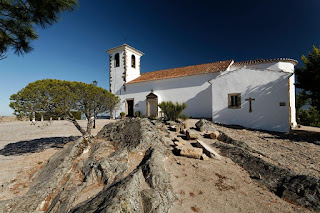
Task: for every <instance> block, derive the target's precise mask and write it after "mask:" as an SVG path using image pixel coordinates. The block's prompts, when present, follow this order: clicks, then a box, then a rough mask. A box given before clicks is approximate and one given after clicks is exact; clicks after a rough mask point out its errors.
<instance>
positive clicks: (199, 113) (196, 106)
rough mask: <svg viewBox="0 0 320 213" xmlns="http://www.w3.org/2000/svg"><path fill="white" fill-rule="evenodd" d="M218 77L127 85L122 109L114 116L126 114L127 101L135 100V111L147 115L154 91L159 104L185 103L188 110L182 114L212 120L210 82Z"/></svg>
mask: <svg viewBox="0 0 320 213" xmlns="http://www.w3.org/2000/svg"><path fill="white" fill-rule="evenodd" d="M217 75H218V73H209V74H202V75H193V76H185V77H179V78H171V79H163V80H156V81H149V82H141V83H133V84H127V85H126V91H124V90H122V91H121V94H122V95H121V96H120V98H121V105H120V108H119V109H117V111H116V112H115V113H114V114H115V115H117V116H118V115H119V113H120V112H121V111H124V112H125V100H126V99H131V98H133V99H134V111H136V110H139V111H140V112H141V113H142V114H143V115H145V114H146V96H147V95H148V94H149V93H150V92H151V90H152V89H153V90H154V94H156V95H157V96H158V102H159V103H160V102H161V101H173V102H179V103H181V102H185V103H186V104H187V108H186V109H185V110H184V111H183V112H182V113H184V114H187V115H188V116H191V117H195V118H202V117H204V118H210V117H211V111H212V108H211V103H212V101H211V84H210V83H209V82H208V81H209V80H211V79H213V78H215V77H216V76H217ZM159 111H160V109H159Z"/></svg>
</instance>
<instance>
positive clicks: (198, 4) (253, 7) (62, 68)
mask: <svg viewBox="0 0 320 213" xmlns="http://www.w3.org/2000/svg"><path fill="white" fill-rule="evenodd" d="M79 5H80V6H79V7H78V8H77V9H76V10H75V11H74V12H71V13H64V14H62V16H61V21H60V22H59V23H57V24H55V25H53V26H52V27H50V28H48V29H44V30H42V29H39V30H38V32H39V36H40V38H39V39H38V40H36V41H34V42H33V43H32V44H33V47H34V48H35V49H34V51H33V52H31V53H29V54H27V55H25V56H23V57H18V56H16V55H14V54H13V53H9V56H8V58H7V59H5V60H1V61H0V74H1V75H0V76H1V77H0V115H10V114H11V113H12V110H11V109H10V108H9V107H8V105H9V97H10V95H11V94H13V93H16V92H18V91H19V90H20V89H21V88H23V87H25V86H26V85H27V84H28V83H30V82H33V81H36V80H40V79H46V78H55V79H61V80H72V81H82V82H86V83H91V82H92V81H94V80H97V81H98V86H101V87H103V88H106V89H109V88H108V87H109V71H108V69H109V68H108V67H109V64H108V56H107V53H106V52H105V50H107V49H109V48H112V47H115V46H119V45H121V44H123V43H127V44H129V45H130V46H132V47H134V48H136V49H138V50H141V51H142V52H144V53H145V55H144V56H143V57H142V59H141V72H148V71H154V70H160V69H166V68H174V67H181V66H188V65H194V64H201V63H207V62H214V61H219V60H227V59H233V60H235V61H242V60H250V59H258V58H265V59H271V58H278V57H287V58H293V59H296V60H299V62H301V60H300V58H301V55H302V54H307V53H308V51H310V50H311V49H312V45H316V46H319V45H320V17H319V12H318V11H319V9H320V1H319V0H307V1H302V0H300V1H298V0H234V1H231V0H229V1H228V0H225V1H200V0H197V1H194V0H193V1H188V0H184V1H181V0H170V1H168V0H163V1H143V0H139V1H135V0H131V1H121V0H118V1H111V0H94V1H88V0H80V1H79ZM300 65H301V63H300Z"/></svg>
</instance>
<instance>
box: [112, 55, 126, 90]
mask: <svg viewBox="0 0 320 213" xmlns="http://www.w3.org/2000/svg"><path fill="white" fill-rule="evenodd" d="M117 53H119V56H120V57H119V58H120V66H119V67H115V55H116V54H117ZM123 54H124V51H123V49H118V50H114V51H112V53H109V55H110V56H112V59H111V60H110V62H109V63H110V68H111V70H110V83H111V87H110V89H111V91H112V93H113V94H115V95H120V88H121V87H122V86H123V84H124V81H123V78H122V76H123V72H124V64H123Z"/></svg>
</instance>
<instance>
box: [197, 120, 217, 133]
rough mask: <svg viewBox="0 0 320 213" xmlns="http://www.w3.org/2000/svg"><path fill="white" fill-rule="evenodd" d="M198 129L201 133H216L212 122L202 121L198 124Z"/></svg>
mask: <svg viewBox="0 0 320 213" xmlns="http://www.w3.org/2000/svg"><path fill="white" fill-rule="evenodd" d="M195 125H196V127H197V129H198V130H199V131H201V132H215V131H216V128H215V127H214V126H213V125H212V122H210V121H207V120H206V119H201V120H200V121H198V122H197V123H196V124H195Z"/></svg>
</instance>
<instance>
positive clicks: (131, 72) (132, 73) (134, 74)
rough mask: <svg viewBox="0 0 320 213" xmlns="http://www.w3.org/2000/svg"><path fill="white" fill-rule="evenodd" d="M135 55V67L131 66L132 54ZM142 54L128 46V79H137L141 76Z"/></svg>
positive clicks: (128, 80)
mask: <svg viewBox="0 0 320 213" xmlns="http://www.w3.org/2000/svg"><path fill="white" fill-rule="evenodd" d="M132 55H134V56H135V57H136V67H135V68H133V67H132V66H131V56H132ZM140 56H141V55H140V54H138V53H137V52H135V51H133V50H132V49H130V48H126V63H127V75H126V81H127V82H130V81H132V80H133V79H136V78H138V77H139V76H140Z"/></svg>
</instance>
